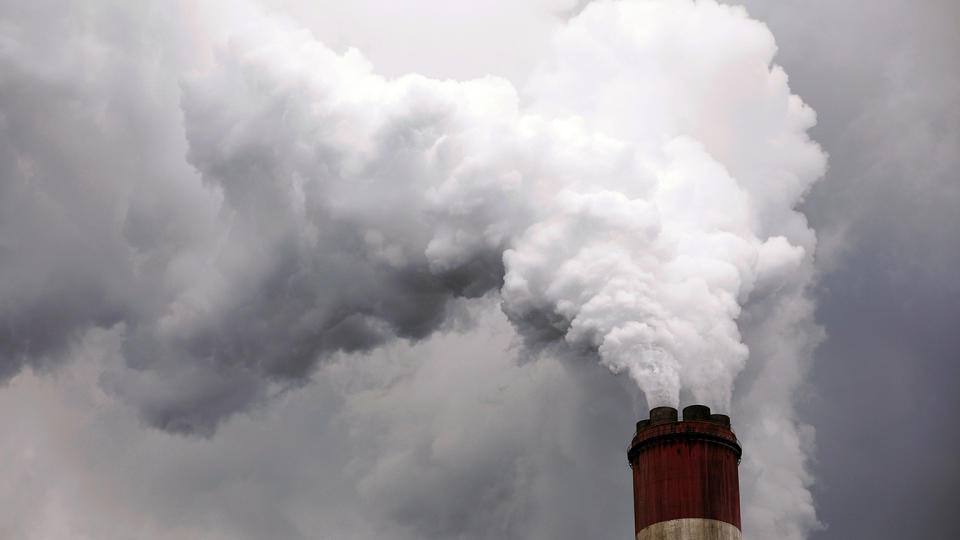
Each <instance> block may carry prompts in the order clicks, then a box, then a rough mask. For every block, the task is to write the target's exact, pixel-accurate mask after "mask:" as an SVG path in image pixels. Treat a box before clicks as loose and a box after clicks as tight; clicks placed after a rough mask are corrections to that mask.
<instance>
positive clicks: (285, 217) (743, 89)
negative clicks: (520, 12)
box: [3, 1, 823, 433]
mask: <svg viewBox="0 0 960 540" xmlns="http://www.w3.org/2000/svg"><path fill="white" fill-rule="evenodd" d="M241 11H242V10H241ZM244 17H247V18H248V19H247V20H243V19H244ZM230 24H231V25H230V26H229V28H228V29H227V30H226V31H225V32H224V34H225V35H227V36H228V37H227V39H226V40H219V39H212V41H213V42H214V43H215V44H216V43H222V45H215V53H214V54H213V55H212V57H211V58H213V60H212V61H210V62H209V63H208V64H206V65H200V66H198V67H197V68H196V69H194V70H193V72H192V73H189V74H187V75H185V76H183V77H182V79H181V81H182V82H181V98H180V101H181V108H182V113H183V122H184V126H185V128H186V136H187V145H188V148H187V150H186V154H187V160H188V162H189V164H190V165H192V166H193V167H194V168H195V169H196V170H197V171H199V173H200V175H201V176H202V182H203V186H205V187H201V186H200V185H199V184H197V183H196V179H195V177H194V176H193V174H192V173H189V172H184V171H183V170H175V171H174V177H176V178H177V179H178V180H177V181H178V182H179V183H180V184H181V185H183V186H184V187H180V188H177V189H176V190H174V189H171V188H169V187H167V186H164V185H162V182H161V181H159V180H156V181H155V180H153V179H152V177H156V176H157V175H156V173H154V172H152V171H150V172H146V173H145V172H144V171H140V170H137V169H136V167H137V165H131V168H132V169H133V170H131V171H130V174H131V175H133V176H140V177H146V178H145V180H146V183H145V185H144V187H142V188H139V189H138V190H136V191H134V192H133V195H132V196H128V195H126V193H127V191H125V190H124V189H123V188H122V187H120V186H122V185H123V182H124V180H123V178H122V177H120V179H119V180H117V182H119V184H118V185H117V186H106V187H105V188H104V189H105V190H106V191H107V192H108V195H107V196H105V197H104V199H105V200H107V201H114V204H115V205H116V206H117V207H119V208H124V212H125V217H124V219H123V222H122V224H121V226H122V229H120V230H111V228H112V227H115V224H114V222H112V221H111V220H109V219H108V220H104V219H103V217H104V214H103V213H102V212H100V210H99V209H98V206H102V204H99V203H98V202H96V201H88V202H89V204H88V205H86V206H84V207H78V208H81V209H82V211H83V212H84V215H83V216H87V217H83V216H81V217H82V219H83V220H85V221H82V222H81V223H80V226H81V230H83V231H85V232H87V233H88V234H95V235H96V237H97V240H96V242H98V245H97V246H96V247H97V249H98V250H99V251H101V252H102V253H103V255H101V256H99V257H98V258H95V259H90V260H88V257H87V255H86V254H79V253H71V252H69V251H66V250H64V249H63V248H59V247H57V246H55V245H53V246H48V248H46V249H45V250H44V251H45V252H53V253H57V254H59V255H58V256H59V257H62V258H63V259H64V262H65V264H63V265H61V267H64V268H67V267H70V268H72V270H71V273H70V276H69V280H64V279H55V277H49V278H48V281H49V280H55V281H56V282H58V283H64V284H63V285H62V286H63V287H66V288H68V289H69V290H68V291H66V292H64V293H63V294H61V291H58V290H55V289H54V290H38V289H39V288H40V286H39V285H31V286H30V287H26V288H24V287H23V285H24V283H31V281H29V280H36V279H37V278H36V276H29V275H28V273H24V272H20V271H19V270H17V268H21V269H22V268H24V267H27V266H29V265H31V264H34V263H36V260H35V259H31V258H29V257H25V258H21V260H20V262H18V263H5V264H4V272H5V276H4V277H5V279H4V282H5V283H8V284H14V285H13V286H12V287H11V288H10V291H16V292H8V293H6V294H7V298H8V300H10V301H8V302H6V303H5V304H4V306H7V307H5V308H4V309H5V311H4V319H5V321H6V325H5V328H7V329H8V334H9V335H8V336H7V339H5V340H4V352H3V354H4V358H5V359H6V361H5V362H4V366H5V367H4V370H5V371H6V372H7V373H11V372H13V371H14V370H15V369H16V366H17V365H19V364H21V363H23V362H30V361H32V360H31V359H32V358H46V357H49V356H50V355H51V354H55V353H56V351H57V350H62V349H63V347H65V346H66V345H65V344H66V343H67V342H69V339H70V336H71V335H74V334H75V333H76V332H78V331H82V329H83V328H85V327H87V326H89V325H95V326H97V325H99V326H110V325H113V324H117V323H122V324H124V325H125V327H126V333H127V336H128V337H127V340H126V346H125V350H126V356H127V360H128V364H129V366H130V369H129V370H128V371H127V372H125V373H123V374H120V375H115V376H114V379H113V380H111V381H109V383H110V384H111V385H112V387H114V388H115V390H116V391H117V392H120V393H121V394H123V395H126V396H127V397H128V398H129V399H130V400H131V401H134V402H135V403H137V404H138V406H139V407H140V408H141V410H142V411H143V413H144V415H145V418H147V419H148V420H149V421H150V422H151V423H153V424H154V425H157V426H161V427H164V428H166V429H172V430H177V431H185V432H193V431H200V432H207V433H209V432H211V430H212V429H213V428H214V426H215V425H216V423H217V422H218V421H219V420H220V419H222V418H223V417H225V416H227V415H229V414H231V413H232V412H234V411H237V410H242V409H244V408H246V407H248V406H249V405H250V404H252V403H254V402H256V401H258V400H260V399H263V398H264V397H265V396H267V395H268V394H269V393H270V390H269V388H270V387H271V386H270V385H271V384H272V383H274V382H275V383H279V384H280V385H281V386H285V385H289V384H297V381H301V380H303V379H304V378H306V377H308V376H309V373H310V370H311V369H312V367H313V366H314V365H315V364H316V362H317V361H318V359H321V358H323V357H325V356H328V355H330V354H332V353H334V352H336V351H357V350H365V349H369V348H371V347H376V346H378V345H380V344H382V343H384V342H385V341H386V340H390V339H394V338H397V337H400V338H406V339H419V338H422V337H424V336H427V335H429V334H430V333H431V332H433V331H435V330H436V329H438V328H441V327H442V326H443V325H444V324H446V321H449V320H450V319H451V317H452V316H455V314H454V313H451V312H450V306H451V303H450V302H451V300H452V299H454V298H457V297H468V298H469V297H477V296H480V295H483V294H486V293H487V292H488V291H491V290H496V289H499V292H500V295H501V297H502V301H503V307H504V310H505V312H506V313H507V314H508V316H509V317H510V320H511V321H512V322H513V323H514V325H515V326H516V328H517V329H518V330H519V331H520V332H521V334H522V335H523V336H524V337H525V338H526V340H527V342H528V344H530V345H531V346H537V345H540V344H545V343H546V344H551V343H558V342H559V343H565V344H567V345H569V346H572V347H575V348H577V349H582V350H587V351H595V353H596V355H597V357H598V359H599V361H600V362H601V363H603V364H604V365H606V366H607V367H609V368H610V369H611V370H613V371H616V372H620V371H626V372H628V373H629V374H630V375H631V376H632V377H633V379H634V380H636V382H637V384H638V385H639V386H640V387H641V388H642V389H643V390H644V392H645V393H646V395H647V398H648V401H649V402H650V403H651V404H652V405H661V404H672V405H676V404H677V403H678V401H679V399H680V398H679V396H680V391H681V389H683V388H686V389H689V390H690V391H692V392H693V394H694V396H695V397H696V399H697V400H698V401H701V402H705V403H708V404H710V405H713V406H714V407H717V408H719V409H724V410H725V409H728V408H729V406H730V397H731V390H732V385H733V381H734V379H735V377H736V376H737V374H738V373H739V372H740V370H741V369H742V368H743V366H744V364H745V361H746V358H747V355H748V351H747V347H746V346H745V345H744V343H743V340H742V339H741V336H740V331H739V329H738V317H740V315H741V312H742V306H743V305H744V304H745V303H746V302H750V301H751V300H753V299H756V298H757V297H758V296H763V295H765V294H769V293H770V292H771V291H777V290H779V289H780V288H782V287H783V286H784V285H785V284H789V283H793V284H794V285H796V284H797V283H799V288H796V287H795V289H796V290H797V291H799V292H798V293H797V294H802V288H803V284H804V282H805V281H804V280H806V279H809V276H808V275H807V273H804V272H801V271H799V270H800V268H801V266H802V265H804V264H809V261H810V254H811V253H812V248H813V235H812V233H811V231H809V230H808V228H807V227H806V225H805V221H804V219H803V216H802V215H801V214H799V213H798V212H796V211H795V210H794V206H795V205H796V204H797V203H798V202H799V201H800V199H801V197H802V195H803V193H804V191H805V190H806V189H807V188H808V187H809V185H810V184H811V183H812V182H813V181H814V180H815V179H816V178H817V177H818V176H819V175H820V174H821V172H822V170H823V156H822V154H821V152H820V151H819V149H818V148H817V146H816V145H815V144H813V143H811V142H810V141H809V140H808V139H807V137H806V135H805V130H806V129H807V128H808V127H809V126H810V125H812V122H813V114H812V112H811V111H810V110H809V109H808V108H806V107H805V106H804V105H803V104H802V103H801V102H800V101H799V99H797V98H796V97H795V96H793V95H791V94H790V92H789V88H788V87H787V84H786V77H785V76H784V74H783V72H782V70H780V69H779V68H778V67H776V66H773V67H771V64H770V63H771V60H772V55H773V53H774V51H775V48H774V45H773V40H772V37H771V36H770V34H769V32H768V31H767V30H766V29H765V27H763V26H762V25H760V24H759V23H756V22H755V21H751V20H750V19H748V18H747V17H746V15H745V13H744V12H743V11H742V10H738V9H733V8H728V7H724V6H719V5H717V4H714V3H712V2H701V3H696V4H695V3H690V2H657V1H647V2H618V3H615V2H598V3H595V4H591V5H590V6H588V7H587V8H586V9H585V10H584V11H583V13H581V14H580V15H578V16H577V17H575V18H574V19H573V20H571V21H570V22H569V23H568V24H567V25H566V26H565V27H564V28H563V29H562V31H561V32H560V33H559V34H558V37H557V40H556V44H555V47H556V54H555V57H554V58H552V59H551V60H550V61H549V62H547V63H545V64H544V65H543V67H542V68H541V69H540V71H539V73H538V74H537V76H535V77H534V79H533V81H532V82H531V85H530V88H529V90H528V91H529V94H530V97H531V98H532V103H533V105H532V106H530V107H524V108H521V107H520V106H519V104H518V103H519V98H518V94H517V92H516V90H515V89H514V88H513V87H512V85H510V84H509V83H508V82H506V81H504V80H502V79H498V78H494V77H488V78H485V79H478V80H473V81H466V82H456V81H438V80H431V79H428V78H425V77H422V76H419V75H408V76H404V77H400V78H397V79H385V78H383V77H380V76H378V75H376V74H375V73H374V72H373V71H372V68H371V66H370V65H369V64H368V63H367V62H366V60H365V59H363V58H362V56H361V55H360V54H359V53H358V52H356V51H354V50H350V51H348V52H346V53H345V54H342V55H338V54H336V53H334V52H333V51H331V50H330V49H329V48H327V47H326V46H324V45H323V44H322V43H321V42H319V41H317V40H316V39H315V38H314V37H313V36H312V35H310V34H309V33H308V32H306V31H304V30H301V29H299V28H297V26H296V25H295V24H293V23H291V22H289V21H286V20H283V19H282V18H278V17H264V16H262V15H260V14H258V13H256V11H255V10H251V11H250V13H248V14H246V15H244V16H238V17H237V20H233V21H232V22H231V23H230ZM18 61H19V60H18V59H17V58H16V57H13V59H8V63H13V64H15V66H14V67H17V68H18V69H20V70H21V71H23V70H25V69H26V68H24V67H23V65H22V64H17V62H18ZM35 77H36V76H35ZM6 88H7V92H8V93H10V92H11V91H12V90H11V88H10V87H9V86H8V87H6ZM94 90H102V89H94ZM118 112H119V113H120V114H121V115H123V114H124V111H122V110H121V111H118ZM174 129H175V126H174V127H173V128H171V131H173V130H174ZM110 144H111V140H110V139H109V138H107V140H106V141H105V142H104V146H109V145H110ZM118 144H119V143H118ZM170 145H171V146H173V143H171V144H170ZM26 153H27V152H23V153H22V155H21V156H20V159H19V161H18V160H17V159H11V160H5V162H6V163H16V162H19V163H23V162H24V159H23V155H25V154H26ZM57 174H59V173H56V171H52V172H49V173H48V176H49V178H50V182H49V186H48V188H49V190H50V191H51V192H54V191H56V192H57V196H58V197H62V196H64V195H63V194H61V193H60V192H59V191H57V190H62V189H65V186H64V185H63V184H58V183H57ZM94 174H97V173H94ZM4 176H5V178H18V177H19V178H21V179H25V178H27V177H28V173H25V172H24V171H23V167H22V166H21V167H20V168H19V169H18V170H16V171H11V170H8V171H7V173H5V175H4ZM102 176H103V177H104V178H109V177H110V176H111V175H109V173H102ZM114 176H116V175H114ZM24 181H25V180H24ZM17 185H18V184H17V183H16V182H12V183H11V182H10V181H7V182H5V189H6V190H7V195H8V196H7V197H5V198H4V199H5V200H7V201H19V202H20V203H22V202H23V200H24V198H25V195H24V194H23V193H21V192H18V191H16V190H17V189H18V188H17ZM171 191H173V193H171ZM158 194H162V197H164V198H166V199H169V200H170V201H171V203H170V206H175V205H176V204H178V203H177V202H176V201H179V200H181V199H182V198H183V197H192V198H193V199H194V200H198V201H203V202H202V203H201V204H199V205H196V204H194V205H192V208H191V209H190V210H191V213H190V214H187V213H186V212H185V211H184V210H179V209H175V208H170V207H166V208H164V210H163V212H162V213H161V215H157V211H158V210H157V207H156V206H155V205H154V206H152V207H150V206H149V205H146V204H144V203H143V202H142V201H143V200H144V199H147V200H148V199H149V197H151V196H157V195H158ZM37 204H39V203H37ZM64 204H67V205H70V204H71V203H70V202H64ZM72 205H73V206H77V204H76V203H72ZM41 210H42V209H41ZM88 214H89V216H88ZM18 215H19V214H18V213H17V212H14V211H12V210H11V211H10V212H8V213H5V216H7V219H11V217H12V219H20V218H17V216H18ZM28 220H29V219H28V218H27V217H23V218H22V221H24V222H27V221H28ZM181 220H182V221H183V222H184V224H183V225H181V227H180V230H178V231H176V235H177V236H176V238H171V237H169V236H168V237H164V238H159V237H157V236H156V232H155V231H156V230H162V229H163V227H164V226H166V227H167V230H168V231H169V230H170V228H171V224H173V223H176V222H178V221H181ZM9 225H10V229H11V230H25V227H20V225H23V223H20V224H17V223H10V224H9ZM98 228H99V229H103V230H104V231H105V232H102V233H101V232H96V231H97V230H98ZM191 229H192V230H191ZM85 241H86V242H91V241H92V240H89V239H87V240H85ZM51 242H53V240H51ZM38 257H39V255H38ZM78 261H81V262H82V264H81V265H79V266H78V265H77V264H76V263H77V262H78ZM107 261H113V262H112V263H109V264H110V266H111V267H112V268H113V269H114V270H113V271H111V272H110V273H111V274H112V275H117V274H118V272H119V276H120V277H119V278H116V277H115V278H113V279H111V280H110V281H109V282H104V281H103V279H102V278H101V277H100V274H101V272H100V269H99V268H98V264H99V263H103V264H107ZM18 265H19V266H18ZM17 276H20V277H17ZM71 283H72V284H73V285H71ZM151 283H161V284H162V286H160V287H158V288H154V287H153V286H152V285H151ZM74 285H75V286H74ZM25 290H27V291H35V292H34V293H32V296H27V297H26V298H20V299H19V300H16V298H19V297H21V296H23V295H24V291H25ZM71 291H72V292H71ZM91 295H93V296H91ZM65 297H68V298H74V299H75V301H73V300H71V301H70V302H68V303H67V304H66V305H69V306H76V307H75V309H73V310H62V309H59V310H51V309H47V308H44V307H43V306H50V305H51V304H53V303H56V302H57V301H60V300H62V299H63V298H65ZM38 313H39V314H42V313H51V314H52V313H56V314H57V316H56V317H53V318H49V317H48V318H46V319H45V320H46V321H48V322H47V323H46V327H45V328H43V329H42V332H43V333H42V334H37V333H36V332H37V331H39V330H40V327H41V326H42V325H39V324H33V323H31V322H30V321H35V320H36V318H37V317H39V316H40V315H38ZM41 347H42V349H41Z"/></svg>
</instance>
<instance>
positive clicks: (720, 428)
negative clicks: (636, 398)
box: [627, 405, 741, 540]
mask: <svg viewBox="0 0 960 540" xmlns="http://www.w3.org/2000/svg"><path fill="white" fill-rule="evenodd" d="M740 454H741V449H740V443H739V442H738V441H737V437H736V435H734V434H733V431H732V430H731V429H730V417H728V416H727V415H724V414H710V408H709V407H706V406H703V405H691V406H689V407H686V408H684V409H683V420H682V421H678V419H677V410H676V409H674V408H673V407H656V408H654V409H651V410H650V419H649V420H641V421H639V422H637V434H636V435H634V437H633V441H631V443H630V450H629V452H628V453H627V459H629V461H630V467H631V468H632V469H633V516H634V525H635V531H636V535H637V537H636V540H740V537H741V534H740V482H739V479H738V476H737V466H738V465H739V463H740Z"/></svg>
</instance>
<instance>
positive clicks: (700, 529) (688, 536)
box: [637, 518, 741, 540]
mask: <svg viewBox="0 0 960 540" xmlns="http://www.w3.org/2000/svg"><path fill="white" fill-rule="evenodd" d="M740 539H741V535H740V529H738V528H736V527H734V526H733V525H731V524H729V523H725V522H723V521H717V520H715V519H702V518H684V519H671V520H670V521H661V522H659V523H654V524H653V525H650V526H649V527H646V528H644V529H643V530H642V531H640V532H638V533H637V540H740Z"/></svg>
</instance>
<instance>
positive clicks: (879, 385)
mask: <svg viewBox="0 0 960 540" xmlns="http://www.w3.org/2000/svg"><path fill="white" fill-rule="evenodd" d="M747 5H748V7H749V8H750V10H751V13H752V14H753V15H754V16H757V17H759V18H761V19H762V20H764V21H766V22H767V23H768V24H769V25H770V27H771V30H772V31H773V32H774V34H775V35H777V38H778V45H779V47H780V52H779V54H778V61H780V62H782V63H783V64H784V66H785V67H786V68H787V70H788V71H789V73H790V74H791V86H792V87H794V88H795V89H797V91H798V92H799V93H800V94H801V95H803V96H804V98H805V99H807V100H809V102H810V103H811V105H812V106H813V107H814V108H815V109H816V110H817V111H818V113H819V121H818V125H817V127H816V128H815V129H814V130H813V135H814V137H815V138H816V139H817V140H818V141H820V142H821V143H822V144H823V145H824V148H825V149H826V150H827V151H828V152H829V153H830V170H829V172H828V173H827V177H826V179H825V180H824V182H823V183H821V184H819V185H818V186H817V187H816V188H815V189H814V190H813V192H812V193H811V194H810V197H809V199H808V201H807V203H806V204H805V212H806V214H807V215H808V216H809V217H810V219H811V222H812V224H813V225H814V226H815V227H816V228H817V230H818V233H819V236H820V238H821V239H822V241H821V244H820V255H819V259H820V261H821V265H822V268H823V270H822V272H823V276H822V278H821V281H820V285H819V287H818V289H817V302H818V311H817V314H818V315H817V317H818V320H819V321H820V322H821V323H822V324H824V326H825V327H826V331H827V334H828V337H827V339H826V341H825V342H824V344H823V345H821V347H820V349H819V351H818V353H817V360H816V364H815V366H814V369H813V371H812V378H811V380H810V382H809V396H810V397H809V400H808V401H807V402H806V403H805V405H804V407H803V410H804V415H805V416H806V417H807V418H808V419H809V420H810V422H811V423H813V424H814V425H815V426H816V428H817V447H818V450H817V452H816V454H815V455H816V457H817V461H816V464H815V466H814V473H815V475H816V477H817V484H816V487H815V494H816V501H817V507H818V509H819V512H818V513H819V515H820V517H821V519H822V520H823V521H824V523H825V524H826V525H827V527H826V528H825V529H823V530H822V531H820V532H818V533H816V534H814V538H824V539H827V538H838V539H839V538H855V537H858V538H859V537H870V538H903V537H908V536H910V537H918V538H947V537H950V536H951V535H952V534H954V530H955V526H954V523H953V521H952V520H951V518H950V517H949V515H950V511H949V510H948V508H949V507H950V506H951V504H952V503H953V502H954V501H955V499H956V493H955V490H953V488H950V487H948V486H951V485H954V486H955V485H956V484H957V483H958V482H960V470H958V468H957V466H956V456H957V454H958V453H960V430H958V429H957V428H956V427H955V426H954V423H952V422H951V420H950V418H951V415H952V414H953V413H954V411H956V410H957V409H958V407H960V397H958V396H960V392H958V391H957V389H956V381H958V380H960V362H958V358H960V341H958V339H957V332H956V328H957V325H958V323H960V281H958V280H957V268H958V267H960V213H958V212H957V211H956V209H957V208H958V207H960V172H958V171H960V97H958V96H960V76H958V74H957V70H956V65H957V63H958V62H960V8H958V6H957V5H956V3H954V2H919V3H917V2H898V1H887V2H879V3H878V2H854V3H849V2H847V3H834V2H814V3H811V2H802V3H801V2H789V3H777V4H776V5H773V4H767V3H759V2H758V3H754V2H747Z"/></svg>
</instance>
